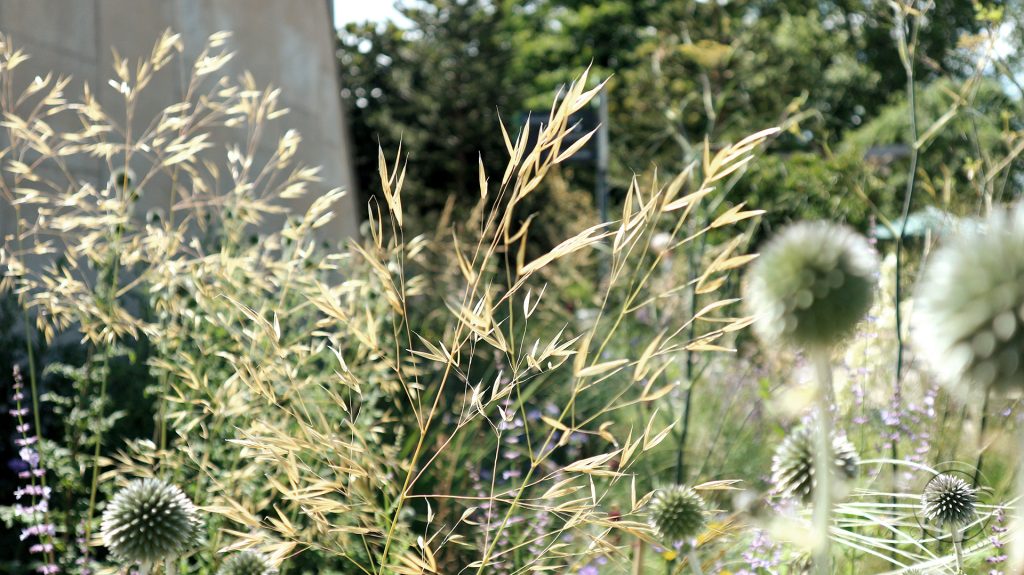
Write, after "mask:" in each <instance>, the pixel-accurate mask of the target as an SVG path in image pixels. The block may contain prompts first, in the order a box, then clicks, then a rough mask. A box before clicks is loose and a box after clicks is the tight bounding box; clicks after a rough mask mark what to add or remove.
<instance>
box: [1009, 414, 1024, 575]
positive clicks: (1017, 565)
mask: <svg viewBox="0 0 1024 575" xmlns="http://www.w3.org/2000/svg"><path fill="white" fill-rule="evenodd" d="M1021 449H1024V425H1021V424H1020V423H1018V424H1017V450H1018V452H1019V451H1020V450H1021ZM1016 481H1017V493H1016V497H1017V501H1016V503H1015V506H1016V507H1017V518H1016V529H1014V530H1013V544H1012V545H1011V546H1010V564H1009V565H1008V567H1009V569H1008V570H1007V573H1021V572H1024V525H1022V523H1024V457H1021V458H1018V459H1017V480H1016Z"/></svg>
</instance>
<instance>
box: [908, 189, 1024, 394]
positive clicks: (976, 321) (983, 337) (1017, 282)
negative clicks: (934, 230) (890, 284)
mask: <svg viewBox="0 0 1024 575" xmlns="http://www.w3.org/2000/svg"><path fill="white" fill-rule="evenodd" d="M914 307H915V310H914V323H915V326H914V327H915V329H914V340H915V344H916V345H915V350H916V351H917V353H918V354H920V356H921V357H923V358H924V359H925V361H926V363H928V364H929V365H930V366H931V368H932V370H933V371H934V372H935V374H936V375H937V376H938V378H939V379H940V380H941V381H942V382H943V383H945V384H946V385H947V386H949V387H950V388H951V389H953V390H954V391H964V390H965V388H964V385H965V384H966V385H973V386H977V387H979V388H981V389H993V390H995V391H997V392H1000V393H1006V392H1011V391H1015V392H1021V391H1024V204H1021V205H1018V206H1017V207H1016V208H1013V209H997V210H994V211H993V212H992V214H991V215H990V216H989V217H988V218H986V219H985V220H983V221H975V222H968V223H964V224H962V226H961V229H960V231H959V232H958V233H957V234H956V235H955V236H954V237H951V238H949V239H948V240H947V241H946V242H945V243H944V244H943V245H942V247H940V248H939V249H938V250H937V251H936V253H935V254H934V255H933V256H932V257H931V259H930V261H929V262H928V263H927V264H926V269H925V270H924V275H923V277H922V280H921V284H920V286H919V291H918V295H917V298H916V302H915V306H914Z"/></svg>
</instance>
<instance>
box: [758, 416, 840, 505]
mask: <svg viewBox="0 0 1024 575" xmlns="http://www.w3.org/2000/svg"><path fill="white" fill-rule="evenodd" d="M816 433H817V430H816V429H815V424H814V422H813V421H811V422H809V423H806V424H804V425H801V426H799V427H797V428H796V429H794V430H793V431H792V432H791V433H790V434H789V435H788V436H786V439H784V440H783V441H782V443H781V444H779V448H778V449H777V450H776V451H775V456H774V457H773V458H772V484H773V485H775V489H776V490H777V491H778V492H779V493H780V494H781V495H784V496H786V497H794V498H797V499H800V500H801V501H802V502H804V503H810V501H811V499H813V497H814V488H815V485H816V484H817V482H816V481H815V478H814V438H815V434H816ZM832 458H833V462H834V464H835V469H836V472H837V474H839V475H842V476H845V477H846V478H847V479H853V478H854V477H856V476H857V465H858V464H859V463H860V457H859V456H858V455H857V449H856V448H855V447H854V446H853V444H852V443H850V441H849V440H848V439H847V438H846V436H845V435H842V434H839V433H835V432H833V433H832Z"/></svg>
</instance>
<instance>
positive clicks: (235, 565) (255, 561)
mask: <svg viewBox="0 0 1024 575" xmlns="http://www.w3.org/2000/svg"><path fill="white" fill-rule="evenodd" d="M217 575H277V569H275V568H274V566H273V565H271V564H270V561H268V560H267V558H266V557H265V556H264V555H263V554H261V553H257V552H255V551H249V550H245V551H240V552H238V553H235V554H234V555H232V556H231V557H228V559H227V561H225V562H224V564H223V565H221V567H220V569H218V570H217Z"/></svg>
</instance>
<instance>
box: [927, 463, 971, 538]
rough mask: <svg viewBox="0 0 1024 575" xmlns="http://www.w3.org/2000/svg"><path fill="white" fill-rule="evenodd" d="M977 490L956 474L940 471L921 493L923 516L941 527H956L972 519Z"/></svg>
mask: <svg viewBox="0 0 1024 575" xmlns="http://www.w3.org/2000/svg"><path fill="white" fill-rule="evenodd" d="M977 503H978V490H977V489H975V488H973V487H971V485H970V484H969V483H967V482H966V481H964V480H963V479H961V478H959V477H957V476H956V475H950V474H949V473H941V474H939V475H936V476H935V477H933V478H932V480H931V481H929V482H928V485H926V486H925V488H924V493H922V494H921V510H922V512H923V513H924V518H925V519H926V520H927V521H928V522H929V523H932V524H934V525H937V526H938V527H942V528H951V529H957V528H960V527H963V526H964V525H967V524H968V523H970V522H971V521H973V520H974V516H975V505H976V504H977Z"/></svg>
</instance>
